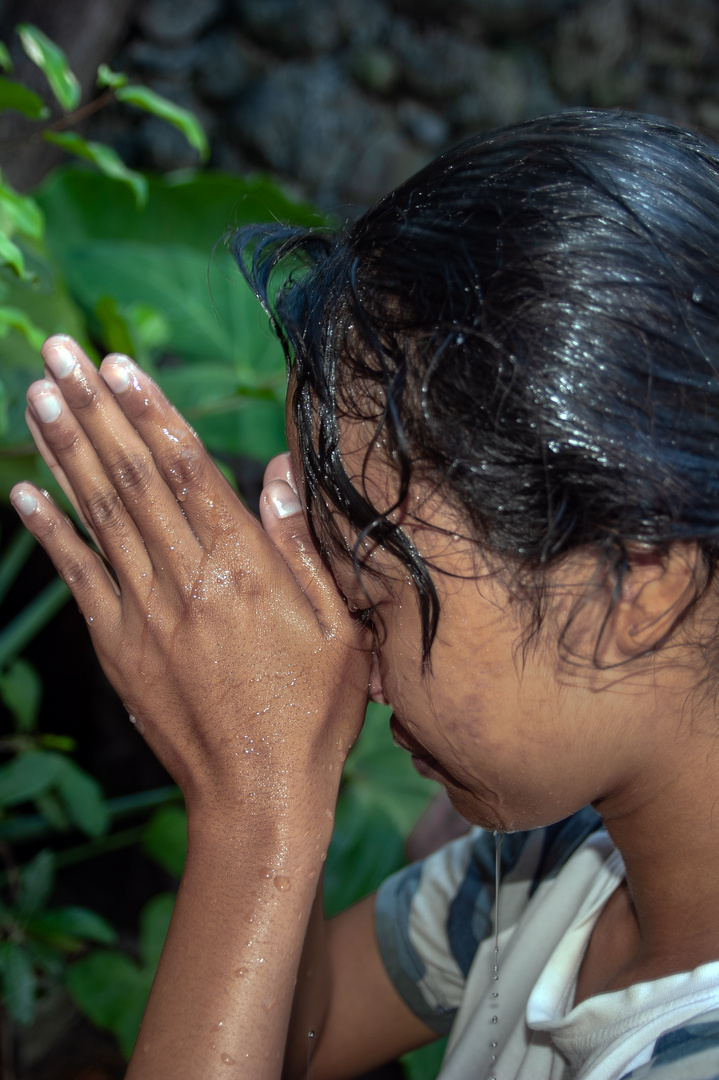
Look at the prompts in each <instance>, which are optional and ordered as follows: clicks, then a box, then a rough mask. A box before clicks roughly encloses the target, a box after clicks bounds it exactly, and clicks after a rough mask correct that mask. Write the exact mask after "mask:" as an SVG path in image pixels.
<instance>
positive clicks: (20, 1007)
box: [0, 941, 37, 1024]
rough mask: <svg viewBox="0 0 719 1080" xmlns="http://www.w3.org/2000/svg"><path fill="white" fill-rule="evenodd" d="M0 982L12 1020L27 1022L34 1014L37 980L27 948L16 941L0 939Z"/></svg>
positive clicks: (20, 1022) (21, 1022)
mask: <svg viewBox="0 0 719 1080" xmlns="http://www.w3.org/2000/svg"><path fill="white" fill-rule="evenodd" d="M0 984H1V985H2V999H3V1002H4V1004H5V1008H6V1009H7V1011H8V1012H9V1013H10V1015H11V1016H12V1018H13V1020H17V1022H18V1023H19V1024H29V1023H30V1022H31V1020H32V1019H33V1016H34V1015H35V987H36V985H37V980H36V978H35V973H34V972H33V969H32V963H31V961H30V957H29V955H28V952H27V950H26V949H25V947H24V946H23V945H20V944H19V943H18V942H16V941H0Z"/></svg>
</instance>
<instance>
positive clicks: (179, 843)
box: [142, 806, 187, 878]
mask: <svg viewBox="0 0 719 1080" xmlns="http://www.w3.org/2000/svg"><path fill="white" fill-rule="evenodd" d="M142 850H143V851H144V852H145V854H146V855H149V857H150V858H151V859H154V861H155V862H157V863H159V864H160V866H162V867H163V869H165V870H167V871H168V872H169V873H170V874H173V875H174V876H175V877H177V878H179V877H182V871H183V869H184V866H185V855H186V853H187V814H186V813H185V811H184V809H183V808H182V807H181V806H163V807H161V808H160V809H159V810H157V811H155V813H154V814H153V815H152V817H151V818H150V820H149V822H148V823H147V826H146V828H145V835H144V836H143V838H142Z"/></svg>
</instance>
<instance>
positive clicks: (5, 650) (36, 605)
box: [0, 484, 70, 805]
mask: <svg viewBox="0 0 719 1080" xmlns="http://www.w3.org/2000/svg"><path fill="white" fill-rule="evenodd" d="M41 486H42V487H47V484H42V485H41ZM69 598H70V590H69V589H68V587H67V585H66V584H65V582H64V581H59V580H58V581H51V582H50V584H49V585H46V586H45V588H44V589H43V590H42V591H41V592H39V593H38V594H37V596H36V597H34V599H32V600H31V601H30V603H29V604H26V605H25V607H24V608H23V609H22V611H21V612H19V614H17V615H16V616H15V618H14V619H13V620H12V621H11V622H9V623H7V625H6V626H4V627H3V628H2V630H0V668H3V667H5V666H7V665H9V664H11V663H12V662H13V660H15V658H16V657H17V656H18V654H19V653H21V652H22V650H23V649H24V648H25V646H26V645H27V644H28V643H29V642H30V641H32V639H33V638H34V637H35V636H36V634H38V633H39V632H40V630H42V628H43V626H46V625H47V623H49V622H50V620H51V619H52V617H53V616H54V615H55V614H56V613H57V612H58V611H59V610H60V608H61V607H62V606H63V604H65V603H66V602H67V600H69ZM0 771H1V770H0ZM1 804H2V800H1V799H0V805H1Z"/></svg>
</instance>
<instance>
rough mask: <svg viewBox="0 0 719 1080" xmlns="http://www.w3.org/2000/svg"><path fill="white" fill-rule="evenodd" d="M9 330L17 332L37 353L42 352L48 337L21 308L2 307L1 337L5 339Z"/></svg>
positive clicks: (0, 310) (0, 320) (0, 312)
mask: <svg viewBox="0 0 719 1080" xmlns="http://www.w3.org/2000/svg"><path fill="white" fill-rule="evenodd" d="M8 330H17V331H18V333H20V334H22V336H23V337H24V338H25V340H26V341H27V343H28V345H30V347H31V348H32V349H35V350H36V352H39V351H40V346H41V345H42V343H43V341H44V340H45V338H46V337H47V334H46V333H45V331H44V330H41V329H40V327H39V326H36V325H35V323H34V322H33V321H32V319H29V318H28V316H27V315H26V314H25V312H24V311H21V310H20V308H15V307H2V306H0V337H4V336H5V334H6V333H7V332H8Z"/></svg>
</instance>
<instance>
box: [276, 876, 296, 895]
mask: <svg viewBox="0 0 719 1080" xmlns="http://www.w3.org/2000/svg"><path fill="white" fill-rule="evenodd" d="M273 884H274V886H275V888H276V889H279V891H280V892H288V891H289V889H290V888H291V886H292V882H291V881H290V879H289V878H288V877H276V878H274V880H273Z"/></svg>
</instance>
